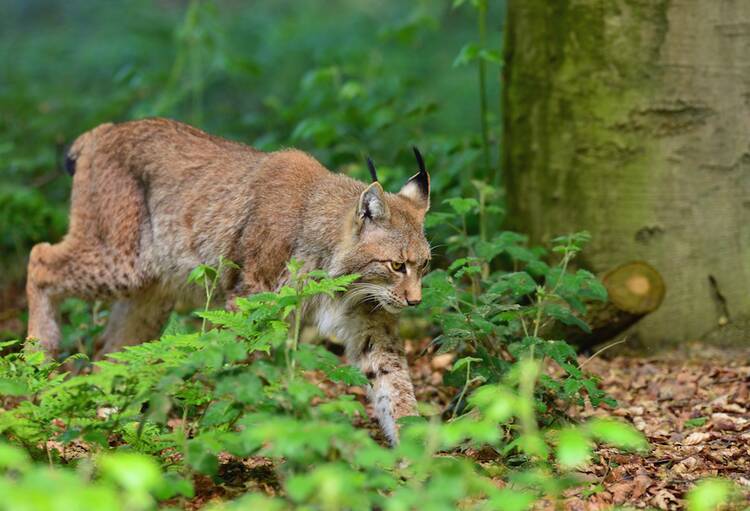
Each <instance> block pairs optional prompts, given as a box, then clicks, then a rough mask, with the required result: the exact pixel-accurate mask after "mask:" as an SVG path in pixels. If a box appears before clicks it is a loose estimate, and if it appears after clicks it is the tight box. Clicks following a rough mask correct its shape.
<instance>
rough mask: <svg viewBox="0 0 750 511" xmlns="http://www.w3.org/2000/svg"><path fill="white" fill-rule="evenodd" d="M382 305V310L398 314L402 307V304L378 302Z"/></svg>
mask: <svg viewBox="0 0 750 511" xmlns="http://www.w3.org/2000/svg"><path fill="white" fill-rule="evenodd" d="M380 303H381V304H382V305H383V310H385V311H386V312H390V313H391V314H398V313H400V312H401V310H402V309H403V308H404V307H403V306H398V305H394V304H392V303H390V302H385V301H383V302H380Z"/></svg>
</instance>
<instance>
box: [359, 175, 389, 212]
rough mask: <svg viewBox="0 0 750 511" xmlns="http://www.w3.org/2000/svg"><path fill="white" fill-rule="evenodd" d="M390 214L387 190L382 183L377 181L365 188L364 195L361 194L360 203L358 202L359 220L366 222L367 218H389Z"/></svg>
mask: <svg viewBox="0 0 750 511" xmlns="http://www.w3.org/2000/svg"><path fill="white" fill-rule="evenodd" d="M389 216H390V211H389V210H388V204H387V203H386V202H385V192H384V191H383V187H382V186H380V183H378V182H377V181H375V182H374V183H372V184H371V185H370V186H368V187H367V188H365V191H364V192H362V195H360V196H359V204H357V220H359V221H360V222H364V221H365V220H368V219H369V220H375V221H380V220H387V219H388V217H389Z"/></svg>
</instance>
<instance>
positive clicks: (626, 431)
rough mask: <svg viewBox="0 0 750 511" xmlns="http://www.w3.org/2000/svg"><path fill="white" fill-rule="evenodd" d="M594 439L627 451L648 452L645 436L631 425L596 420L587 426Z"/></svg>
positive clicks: (608, 420) (609, 420)
mask: <svg viewBox="0 0 750 511" xmlns="http://www.w3.org/2000/svg"><path fill="white" fill-rule="evenodd" d="M587 428H588V431H589V433H590V434H591V436H592V437H594V438H596V439H597V440H599V441H601V442H604V443H607V444H610V445H612V446H614V447H617V448H618V449H623V450H626V451H640V452H646V451H648V442H647V441H646V438H645V437H644V436H643V434H642V433H641V432H640V431H638V430H637V429H635V428H634V427H633V426H631V425H629V424H625V423H624V422H619V421H615V420H611V419H594V420H592V421H591V422H589V423H588V425H587Z"/></svg>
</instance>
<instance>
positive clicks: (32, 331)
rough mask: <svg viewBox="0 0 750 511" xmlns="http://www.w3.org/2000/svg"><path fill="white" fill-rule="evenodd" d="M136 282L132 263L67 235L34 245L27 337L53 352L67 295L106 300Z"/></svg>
mask: <svg viewBox="0 0 750 511" xmlns="http://www.w3.org/2000/svg"><path fill="white" fill-rule="evenodd" d="M139 285H140V282H139V278H138V276H137V275H136V272H135V271H134V268H133V264H127V263H125V262H124V261H122V260H120V258H119V257H118V256H117V255H114V254H109V253H108V251H107V249H106V248H105V247H101V246H87V245H86V244H85V243H82V242H76V240H75V238H71V237H69V236H68V237H66V238H65V239H64V240H63V241H62V242H60V243H57V244H56V245H50V244H49V243H40V244H38V245H35V246H34V248H33V249H32V250H31V255H30V257H29V268H28V278H27V281H26V295H27V297H28V302H29V329H28V338H29V339H38V340H39V341H40V342H41V345H42V347H43V348H44V350H45V351H46V352H47V353H49V354H51V355H54V354H56V353H57V350H58V346H59V342H60V326H59V322H58V317H57V316H58V313H57V305H58V304H59V302H60V301H62V300H63V299H65V298H68V297H79V298H84V299H87V300H94V299H105V300H106V299H110V298H111V297H113V296H116V295H118V294H124V293H127V292H128V291H129V290H132V289H134V288H137V287H138V286H139Z"/></svg>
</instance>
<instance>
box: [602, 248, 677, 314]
mask: <svg viewBox="0 0 750 511" xmlns="http://www.w3.org/2000/svg"><path fill="white" fill-rule="evenodd" d="M602 282H603V283H604V286H605V287H606V288H607V292H608V293H609V300H610V302H612V304H613V305H614V306H615V307H617V308H618V309H620V310H623V311H625V312H629V313H630V314H634V315H638V316H642V315H644V314H648V313H649V312H653V311H655V310H656V309H658V308H659V306H660V305H661V303H662V301H663V300H664V293H665V291H666V286H665V285H664V280H663V279H662V278H661V275H660V274H659V272H658V271H656V269H655V268H654V267H653V266H651V265H650V264H648V263H646V262H644V261H633V262H630V263H625V264H623V265H621V266H618V267H617V268H614V269H613V270H610V271H608V272H607V273H606V274H604V276H603V277H602Z"/></svg>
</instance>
